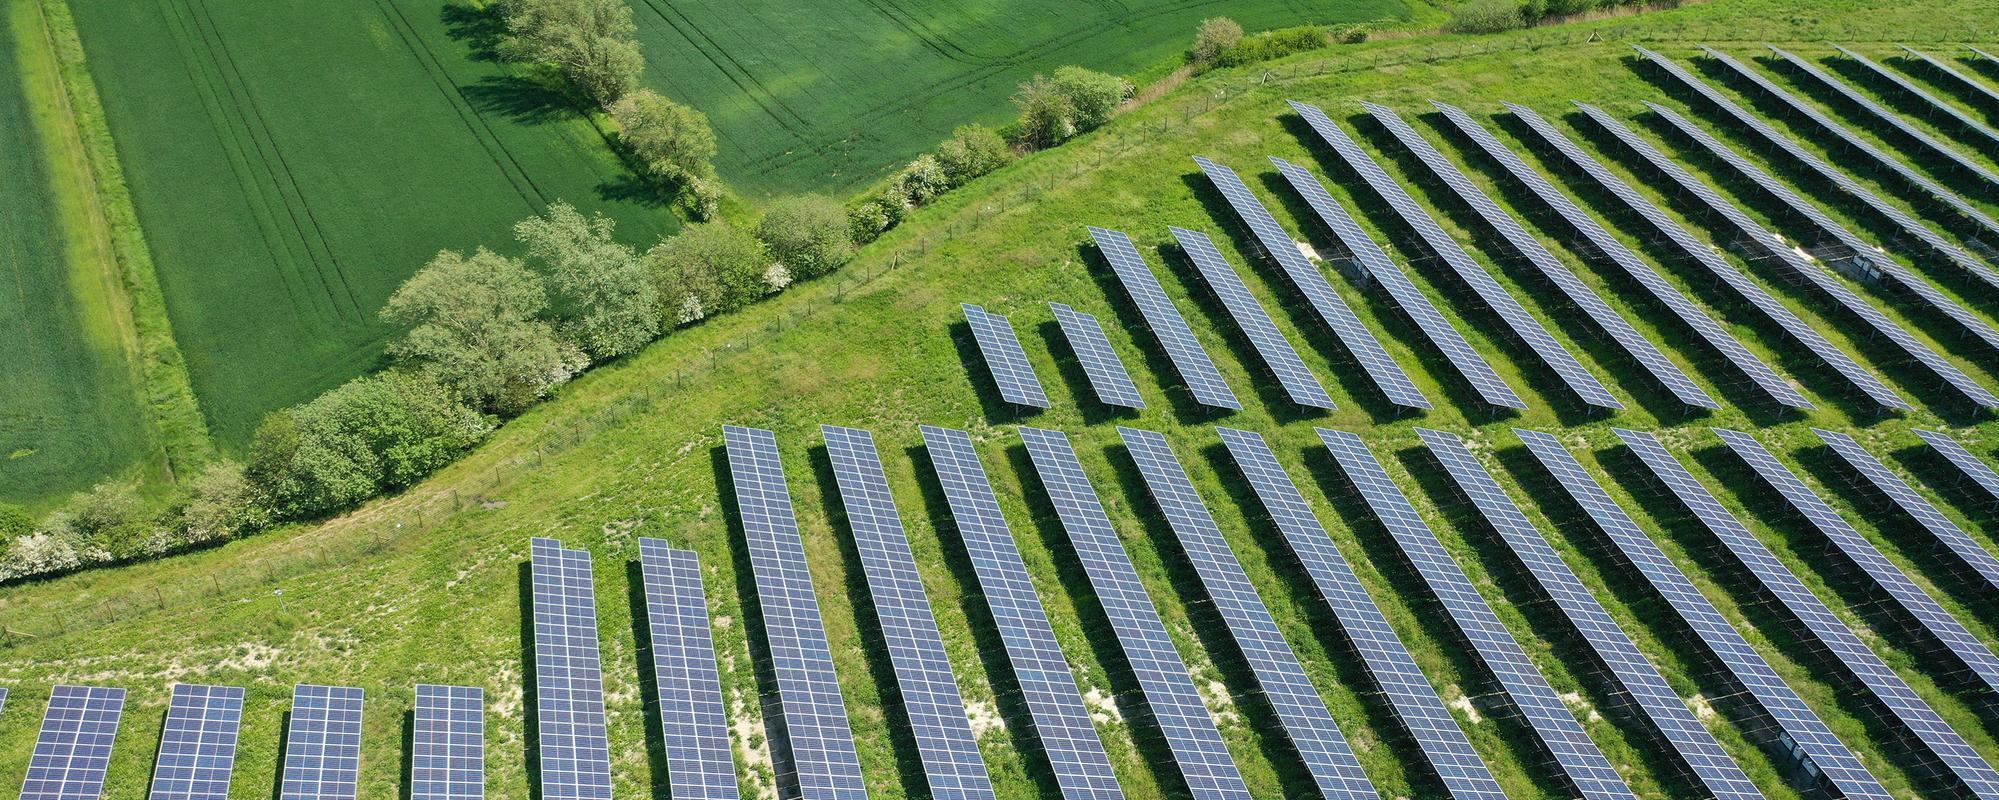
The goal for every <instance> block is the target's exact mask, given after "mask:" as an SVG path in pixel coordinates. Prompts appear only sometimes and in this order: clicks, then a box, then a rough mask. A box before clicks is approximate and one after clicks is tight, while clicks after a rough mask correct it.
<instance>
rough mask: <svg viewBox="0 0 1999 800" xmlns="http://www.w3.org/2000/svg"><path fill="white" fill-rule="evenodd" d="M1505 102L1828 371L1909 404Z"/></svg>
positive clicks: (1881, 398) (1873, 394) (1897, 404)
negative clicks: (1821, 362) (1826, 367)
mask: <svg viewBox="0 0 1999 800" xmlns="http://www.w3.org/2000/svg"><path fill="white" fill-rule="evenodd" d="M1506 108H1507V110H1509V111H1512V112H1513V115H1514V116H1516V117H1518V118H1519V119H1520V121H1522V122H1524V123H1526V124H1527V127H1528V128H1529V129H1531V130H1533V131H1534V132H1535V134H1536V135H1538V136H1540V138H1541V139H1542V140H1543V141H1545V142H1547V143H1548V145H1549V146H1550V147H1553V148H1554V149H1555V150H1556V151H1558V152H1560V153H1561V154H1562V155H1563V156H1564V157H1566V158H1567V159H1568V160H1569V161H1570V163H1573V164H1575V166H1576V168H1578V169H1580V170H1582V171H1583V172H1584V173H1586V174H1588V175H1589V176H1590V178H1591V179H1592V180H1594V181H1596V182H1597V184H1598V185H1600V186H1602V187H1603V188H1604V190H1605V191H1608V192H1610V193H1611V194H1612V195H1614V196H1616V197H1617V199H1618V200H1620V201H1622V202H1623V203H1624V204H1625V206H1627V207H1629V208H1630V209H1631V210H1632V212H1633V213H1636V214H1637V215H1638V216H1639V217H1642V218H1643V219H1644V220H1645V221H1646V222H1647V223H1649V224H1650V225H1651V226H1652V228H1653V229H1654V230H1657V231H1658V232H1659V234H1660V235H1661V236H1664V237H1665V238H1666V240H1667V241H1670V242H1672V243H1673V245H1674V246H1675V247H1676V248H1678V249H1679V250H1680V252H1681V253H1682V254H1684V255H1685V256H1687V258H1689V259H1691V260H1693V261H1694V262H1695V263H1697V264H1699V265H1700V266H1701V267H1702V268H1703V269H1705V270H1707V272H1708V274H1709V275H1712V276H1714V277H1715V279H1716V280H1719V281H1721V282H1722V283H1723V284H1726V285H1727V286H1728V288H1729V289H1731V290H1733V291H1734V292H1735V294H1736V296H1738V297H1740V298H1742V300H1743V301H1744V302H1747V303H1749V304H1750V305H1751V306H1753V307H1755V309H1756V310H1757V311H1760V312H1762V314H1763V315H1764V316H1765V317H1767V318H1769V320H1770V321H1771V322H1773V323H1775V324H1776V325H1777V327H1779V328H1781V329H1783V331H1784V333H1785V334H1787V335H1789V336H1790V337H1791V338H1792V339H1793V340H1795V341H1797V342H1798V343H1799V344H1801V345H1803V346H1804V347H1805V349H1807V350H1810V351H1811V352H1812V354H1813V355H1816V356H1818V358H1819V360H1820V361H1823V362H1825V363H1826V365H1827V366H1829V367H1832V369H1833V371H1834V372H1837V373H1839V375H1840V377H1842V378H1845V379H1846V381H1847V382H1848V383H1850V384H1852V385H1853V386H1854V387H1855V388H1857V389H1859V390H1860V391H1861V392H1862V393H1864V394H1866V395H1867V396H1868V397H1870V398H1872V399H1873V400H1874V402H1876V403H1878V404H1880V405H1882V406H1885V407H1888V408H1902V409H1910V408H1913V406H1910V405H1909V402H1908V401H1907V400H1903V399H1902V398H1901V396H1899V395H1897V394H1895V391H1894V390H1893V389H1889V388H1888V385H1887V384H1885V383H1882V382H1881V379H1880V378H1879V377H1876V376H1875V375H1874V374H1873V373H1871V372H1868V371H1867V369H1866V368H1865V367H1862V366H1860V364H1858V363H1856V362H1855V361H1854V360H1853V357H1852V356H1849V355H1847V354H1846V351H1845V350H1842V349H1840V348H1839V347H1838V346H1836V345H1834V344H1833V343H1832V342H1829V341H1826V338H1825V337H1824V336H1822V335H1820V334H1819V332H1818V331H1816V330H1813V329H1812V326H1810V325H1808V324H1805V321H1804V320H1801V319H1798V316H1797V315H1796V314H1793V313H1791V310H1790V308H1788V307H1786V306H1785V305H1784V304H1783V303H1780V302H1778V301H1777V299H1776V298H1774V297H1771V296H1770V293H1769V292H1767V291H1764V289H1763V287H1762V286H1759V285H1757V284H1756V282H1755V281H1752V280H1750V279H1749V278H1748V277H1747V276H1745V275H1743V274H1742V272H1741V271H1740V270H1737V269H1736V268H1735V267H1734V266H1732V265H1730V264H1729V263H1728V262H1727V261H1725V260H1723V259H1722V257H1721V255H1720V254H1719V253H1716V252H1715V250H1714V248H1713V247H1711V246H1710V245H1708V244H1707V243H1706V242H1703V241H1701V240H1699V239H1696V238H1694V235H1693V234H1691V233H1688V232H1687V229H1686V228H1683V227H1681V226H1680V224H1679V223H1677V222H1674V221H1673V219H1672V218H1671V217H1668V216H1666V212H1664V211H1661V210H1660V209H1659V207H1658V206H1656V205H1653V204H1652V201H1650V200H1647V199H1646V198H1645V197H1644V196H1643V195H1641V194H1639V193H1638V191H1637V190H1635V189H1633V188H1631V186H1630V185H1629V184H1626V183H1625V182H1624V181H1623V180H1622V179H1620V178H1618V177H1617V176H1616V175H1614V174H1612V173H1611V172H1610V170H1608V169H1605V168H1604V166H1603V164H1601V163H1599V162H1598V161H1597V160H1596V159H1595V158H1594V157H1592V156H1590V155H1589V154H1588V153H1585V152H1583V150H1582V148H1580V147H1577V146H1576V144H1575V143H1574V142H1571V141H1569V139H1568V137H1567V136H1564V135H1563V134H1562V133H1561V132H1560V131H1558V130H1556V129H1555V127H1554V126H1553V125H1550V124H1549V123H1548V121H1547V120H1545V119H1542V118H1541V115H1539V114H1536V113H1534V111H1533V109H1530V108H1527V107H1525V106H1520V105H1515V104H1512V103H1508V104H1506Z"/></svg>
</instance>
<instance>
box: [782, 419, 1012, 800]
mask: <svg viewBox="0 0 1999 800" xmlns="http://www.w3.org/2000/svg"><path fill="white" fill-rule="evenodd" d="M819 432H820V433H821V434H822V435H823V436H825V437H826V452H827V456H828V458H829V459H830V460H831V462H832V465H833V481H834V483H836V484H838V485H839V488H840V505H841V508H842V509H843V510H844V511H845V512H846V516H847V526H848V527H849V528H850V529H851V530H852V531H853V535H854V549H855V550H856V551H857V552H858V553H859V554H860V556H861V570H862V572H864V573H865V574H866V576H867V582H868V593H869V595H870V596H872V597H873V598H874V606H875V615H876V617H877V618H878V619H879V620H880V621H881V633H882V638H883V639H884V640H885V641H886V643H887V645H888V656H889V663H890V664H891V665H893V666H894V668H895V676H896V685H897V687H898V688H900V689H901V690H902V707H903V711H904V713H905V714H906V715H907V717H908V721H909V727H910V731H911V733H912V734H913V735H914V738H915V739H916V751H917V755H918V757H919V758H921V759H922V761H923V774H924V776H925V777H926V778H928V779H929V784H930V795H931V796H932V797H936V798H939V799H940V800H956V799H957V798H981V797H986V798H989V797H992V796H993V787H992V781H991V779H990V778H988V777H987V776H986V762H985V759H984V758H982V757H981V756H980V755H979V742H978V739H977V738H976V737H974V736H973V735H972V722H971V720H970V719H969V718H967V717H966V716H965V699H964V698H963V697H961V696H960V695H959V694H958V680H957V677H956V676H955V675H954V674H953V672H952V670H951V659H950V656H949V655H947V654H946V653H945V651H944V637H943V635H942V634H940V633H938V631H937V618H936V616H935V613H934V612H933V611H932V610H931V608H930V598H929V596H928V595H926V594H925V593H924V591H923V578H922V576H921V575H920V574H918V573H917V571H916V556H915V555H914V554H913V553H911V552H910V550H909V538H908V535H907V534H906V533H905V532H904V531H903V528H902V517H901V515H900V514H898V513H897V512H896V508H895V498H894V497H893V496H892V495H890V494H889V488H888V475H887V474H886V473H885V472H884V471H883V469H882V463H881V453H880V452H879V451H878V450H876V448H875V439H874V435H873V434H871V433H869V432H867V431H864V430H860V429H858V428H842V427H838V426H833V425H821V426H819Z"/></svg>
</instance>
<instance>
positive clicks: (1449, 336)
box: [1270, 156, 1527, 408]
mask: <svg viewBox="0 0 1999 800" xmlns="http://www.w3.org/2000/svg"><path fill="white" fill-rule="evenodd" d="M1270 163H1272V164H1274V165H1276V166H1277V171H1278V172H1279V173H1282V174H1283V175H1284V180H1286V181H1288V182H1289V183H1290V184H1291V188H1292V189H1293V190H1294V191H1296V192H1298V195H1299V196H1300V197H1303V198H1304V199H1305V204H1306V205H1308V206H1311V207H1312V211H1313V212H1314V213H1316V214H1317V215H1318V216H1319V220H1320V221H1321V222H1323V223H1325V225H1326V227H1327V228H1329V229H1331V230H1332V232H1333V235H1334V236H1335V237H1337V238H1338V239H1339V240H1340V244H1341V245H1342V246H1344V247H1345V248H1346V249H1347V252H1348V253H1350V254H1352V255H1353V258H1354V261H1355V263H1356V264H1358V265H1359V267H1360V271H1361V273H1362V274H1363V275H1364V276H1365V277H1367V278H1370V279H1372V280H1373V281H1374V282H1375V283H1376V284H1378V285H1380V286H1381V289H1382V291H1385V292H1387V293H1388V297H1389V299H1390V300H1393V301H1395V305H1396V307H1397V308H1400V309H1402V313H1404V314H1407V315H1409V319H1410V321H1412V322H1414V323H1416V329H1417V330H1419V331H1421V332H1422V333H1423V337H1424V338H1426V339H1429V340H1430V344H1432V345H1434V346H1435V347H1436V348H1437V350H1438V352H1441V353H1442V354H1443V356H1444V360H1446V361H1449V362H1451V366H1452V367H1454V368H1456V369H1457V371H1458V374H1459V375H1462V376H1464V379H1465V382H1466V383H1468V384H1470V385H1471V387H1472V390H1473V391H1475V392H1478V396H1479V399H1481V400H1484V401H1485V402H1486V403H1488V404H1490V405H1495V406H1501V407H1504V408H1526V407H1527V403H1526V401H1524V400H1521V399H1520V395H1518V394H1516V393H1514V391H1513V387H1511V386H1508V385H1506V379H1504V378H1501V377H1499V372H1498V371H1497V370H1494V369H1493V368H1492V365H1491V364H1488V363H1486V360H1485V357H1484V356H1481V355H1479V354H1478V351H1477V350H1475V349H1473V348H1472V346H1471V343H1470V342H1467V341H1465V337H1464V334H1462V333H1459V332H1458V329H1457V328H1456V327H1455V326H1453V325H1451V321H1450V320H1449V319H1446V318H1445V317H1444V315H1443V313H1442V312H1439V311H1438V310H1437V307H1436V306H1435V305H1433V304H1432V303H1431V302H1430V296H1429V295H1426V294H1424V293H1423V290H1422V289H1419V288H1417V287H1416V284H1415V282H1413V281H1411V280H1409V276H1408V275H1405V274H1403V272H1402V268H1401V267H1399V266H1396V264H1395V262H1394V261H1393V260H1392V259H1390V258H1389V257H1388V253H1387V252H1386V251H1383V250H1382V249H1381V246H1380V245H1378V244H1375V242H1374V239H1373V238H1372V237H1369V236H1368V235H1367V231H1365V230H1362V229H1361V227H1360V223H1359V222H1357V221H1355V220H1354V218H1353V215H1352V214H1349V213H1347V210H1346V208H1345V207H1342V206H1341V205H1340V203H1339V201H1338V200H1334V199H1333V195H1332V193H1330V192H1327V191H1326V187H1325V186H1324V185H1323V184H1321V183H1319V179H1318V178H1317V177H1315V176H1313V175H1312V173H1311V172H1310V171H1308V170H1306V169H1305V168H1304V167H1300V166H1298V165H1296V164H1293V163H1291V162H1289V161H1285V160H1284V159H1281V158H1278V157H1276V156H1271V157H1270Z"/></svg>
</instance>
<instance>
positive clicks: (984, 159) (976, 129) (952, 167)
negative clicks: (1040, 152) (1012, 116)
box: [937, 123, 1013, 186]
mask: <svg viewBox="0 0 1999 800" xmlns="http://www.w3.org/2000/svg"><path fill="white" fill-rule="evenodd" d="M1011 160H1013V153H1012V151H1009V150H1008V149H1007V146H1006V140H1005V139H1002V138H1000V135H999V134H998V133H995V132H994V131H993V129H991V128H988V127H986V126H984V125H979V124H976V123H974V124H971V125H960V126H958V129H957V130H954V131H951V138H949V139H945V140H944V142H943V143H942V144H939V145H937V163H938V164H939V165H940V166H942V167H943V168H944V177H945V178H947V179H948V180H949V181H950V183H951V185H952V186H963V185H965V184H967V183H970V182H971V181H972V179H973V178H977V177H979V176H980V175H984V174H986V173H988V172H991V171H993V170H996V169H999V168H1000V167H1004V166H1006V162H1008V161H1011Z"/></svg>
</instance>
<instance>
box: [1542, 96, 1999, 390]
mask: <svg viewBox="0 0 1999 800" xmlns="http://www.w3.org/2000/svg"><path fill="white" fill-rule="evenodd" d="M1576 107H1577V108H1580V109H1582V111H1583V113H1584V114H1587V115H1588V116H1589V117H1590V119H1593V120H1595V121H1596V123H1597V125H1599V126H1601V127H1602V128H1603V129H1604V130H1606V131H1608V132H1609V133H1610V134H1611V135H1612V136H1614V137H1616V138H1617V140H1618V141H1620V142H1623V143H1624V145H1625V146H1626V147H1628V148H1630V149H1631V151H1632V152H1634V153H1637V154H1638V156H1639V157H1640V158H1643V159H1645V161H1646V162H1647V163H1650V164H1651V165H1652V166H1653V167H1654V168H1656V169H1658V170H1659V171H1660V172H1661V173H1663V174H1664V175H1665V176H1666V177H1667V178H1669V179H1671V180H1672V182H1673V183H1674V185H1676V186H1678V187H1679V188H1680V189H1681V190H1682V191H1685V192H1687V193H1688V194H1691V195H1693V196H1694V197H1696V198H1699V199H1700V201H1701V203H1702V204H1703V205H1705V206H1706V207H1707V208H1709V209H1710V210H1712V211H1713V212H1714V213H1716V214H1719V215H1720V216H1721V217H1722V218H1723V219H1725V220H1728V222H1729V224H1730V225H1731V226H1733V227H1734V228H1735V231H1736V234H1737V235H1739V236H1741V237H1742V238H1743V239H1744V240H1746V241H1749V242H1752V243H1754V244H1755V246H1756V247H1757V248H1759V249H1761V250H1762V251H1763V252H1764V253H1765V254H1767V255H1768V256H1769V257H1770V258H1773V259H1776V260H1777V261H1778V262H1779V263H1781V264H1783V265H1784V267H1785V269H1787V270H1789V271H1790V273H1791V274H1793V275H1796V276H1797V277H1799V278H1802V279H1804V280H1805V281H1806V282H1808V283H1810V284H1811V285H1812V286H1813V287H1814V288H1816V289H1817V290H1818V291H1819V292H1820V293H1822V294H1824V295H1825V296H1826V297H1827V298H1828V299H1830V300H1832V301H1833V302H1834V303H1837V304H1839V307H1840V308H1843V309H1845V310H1846V311H1847V313H1849V314H1852V315H1853V316H1854V317H1856V318H1858V319H1859V320H1860V321H1861V322H1862V323H1864V324H1865V325H1866V326H1867V327H1868V329H1869V330H1870V331H1871V332H1872V334H1873V335H1875V336H1879V337H1881V338H1883V339H1886V340H1888V341H1889V342H1891V343H1893V344H1894V345H1895V346H1896V347H1897V348H1898V349H1900V350H1901V351H1902V352H1903V353H1904V354H1906V355H1907V356H1908V357H1910V358H1912V359H1915V361H1916V362H1917V363H1919V364H1922V365H1923V366H1924V367H1925V368H1927V369H1928V370H1929V371H1930V372H1932V373H1935V374H1936V376H1937V377H1939V378H1942V379H1943V380H1944V382H1945V383H1948V384H1950V386H1951V388H1953V389H1956V390H1957V391H1958V392H1959V393H1960V394H1963V395H1964V396H1965V397H1966V398H1967V399H1969V400H1971V401H1972V402H1973V403H1977V404H1978V405H1980V406H1983V407H1985V408H1999V395H1994V394H1993V393H1992V392H1991V391H1990V390H1988V389H1986V388H1985V387H1983V386H1980V385H1979V384H1978V382H1977V381H1974V380H1972V379H1971V376H1969V375H1966V374H1964V371H1963V370H1960V369H1958V368H1957V366H1956V365H1954V364H1952V363H1950V362H1949V361H1947V360H1945V359H1944V358H1943V356H1940V355H1937V353H1936V351H1934V350H1931V349H1930V348H1929V346H1928V345H1926V344H1924V343H1923V342H1922V341H1921V340H1918V339H1917V338H1915V337H1914V336H1912V335H1910V333H1909V332H1908V331H1906V330H1904V329H1903V328H1902V326H1900V325H1897V324H1895V322H1894V321H1893V320H1890V319H1888V317H1887V316H1885V315H1883V314H1882V313H1881V311H1880V309H1877V308H1875V307H1874V306H1872V305H1870V304H1868V302H1867V301H1866V300H1863V299H1861V297H1860V295H1858V294H1855V293H1854V292H1853V290H1852V289H1849V288H1847V286H1846V284H1843V283H1840V282H1839V280H1838V279H1837V278H1834V277H1833V276H1832V275H1830V274H1828V273H1827V272H1826V270H1825V268H1824V267H1822V266H1819V265H1818V264H1814V263H1812V262H1810V261H1807V260H1805V258H1804V257H1802V256H1800V255H1798V253H1797V251H1795V250H1793V249H1791V244H1790V243H1789V242H1787V241H1785V240H1784V238H1783V237H1781V236H1778V235H1777V234H1775V233H1772V232H1771V231H1770V230H1769V229H1768V228H1764V227H1763V226H1761V225H1759V224H1757V223H1756V221H1755V220H1753V219H1750V217H1749V215H1748V214H1746V213H1744V212H1743V211H1742V209H1740V208H1738V207H1737V206H1736V205H1735V204H1734V203H1731V202H1729V201H1728V200H1727V199H1725V198H1723V197H1722V196H1721V194H1720V193H1719V192H1717V191H1715V190H1714V187H1711V186H1709V185H1708V184H1706V183H1704V182H1702V181H1701V180H1700V179H1699V178H1696V177H1694V176H1693V174H1692V173H1689V172H1687V171H1686V170H1685V169H1682V168H1681V167H1680V166H1679V164H1678V163H1677V162H1675V161H1674V160H1673V159H1671V158H1668V157H1667V156H1666V154H1665V153H1662V152H1659V150H1658V148H1656V147H1653V146H1652V144H1651V143H1650V142H1648V141H1646V140H1644V139H1643V138H1641V137H1639V136H1638V134H1637V133H1636V132H1634V131H1632V130H1631V129H1630V128H1627V127H1625V126H1624V125H1623V123H1620V122H1618V121H1617V119H1616V118H1614V117H1612V116H1610V115H1609V114H1607V113H1605V112H1604V111H1603V109H1600V108H1597V107H1595V106H1592V105H1589V104H1587V103H1577V104H1576Z"/></svg>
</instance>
